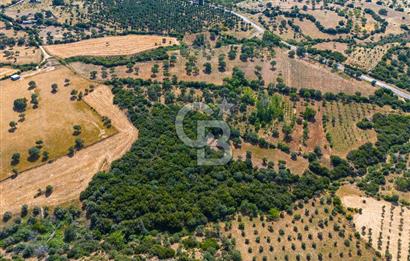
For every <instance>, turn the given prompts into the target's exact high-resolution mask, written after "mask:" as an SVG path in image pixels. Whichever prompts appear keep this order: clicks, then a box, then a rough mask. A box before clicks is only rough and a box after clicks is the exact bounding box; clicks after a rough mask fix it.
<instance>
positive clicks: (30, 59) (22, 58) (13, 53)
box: [0, 46, 41, 64]
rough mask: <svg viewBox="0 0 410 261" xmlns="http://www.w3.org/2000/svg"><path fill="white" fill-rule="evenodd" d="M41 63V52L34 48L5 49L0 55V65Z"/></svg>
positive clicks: (16, 47) (17, 47)
mask: <svg viewBox="0 0 410 261" xmlns="http://www.w3.org/2000/svg"><path fill="white" fill-rule="evenodd" d="M40 62H41V51H40V49H38V48H35V47H20V46H15V47H13V48H7V49H6V50H4V51H1V53H0V63H6V64H30V63H40Z"/></svg>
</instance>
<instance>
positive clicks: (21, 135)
mask: <svg viewBox="0 0 410 261" xmlns="http://www.w3.org/2000/svg"><path fill="white" fill-rule="evenodd" d="M29 82H32V83H33V82H34V83H35V87H34V88H30V87H29ZM32 83H31V84H32ZM53 84H56V86H57V89H56V91H54V92H53V91H52V87H51V86H52V85H53ZM90 85H91V84H90V82H89V81H87V80H84V79H83V78H80V77H78V76H76V75H75V74H73V73H72V72H71V71H70V70H68V69H66V68H63V67H61V68H59V69H56V70H54V71H51V72H44V73H39V74H34V75H32V76H28V77H23V79H21V80H18V81H11V80H5V81H3V82H2V87H1V89H0V93H1V95H0V104H1V105H2V106H1V107H0V110H1V111H0V112H1V114H0V115H1V121H0V123H1V127H0V134H1V137H2V142H1V144H0V151H1V169H0V177H1V179H3V178H5V177H7V176H9V175H11V174H12V170H13V169H15V170H17V171H18V172H21V171H24V170H27V169H29V168H33V167H35V166H39V165H41V164H45V163H47V162H49V161H53V160H55V159H57V158H59V157H61V156H63V155H66V154H68V153H69V148H70V147H72V146H75V144H76V140H77V139H81V140H82V146H88V145H91V144H93V143H96V142H97V141H99V140H101V139H104V138H107V137H109V136H111V135H112V134H114V133H115V132H116V130H115V128H114V127H108V128H107V127H106V126H105V124H104V123H103V120H102V117H101V116H100V115H99V114H98V113H97V112H95V110H94V109H93V108H91V107H90V106H89V105H88V104H87V103H85V102H84V101H83V100H82V99H81V98H80V96H84V95H86V93H87V92H89V91H90V90H91V89H92V87H90ZM32 86H33V85H32ZM74 93H76V95H73V94H74ZM80 93H81V94H80ZM19 99H20V103H19V104H20V105H19V107H17V105H16V101H17V100H19ZM24 99H25V102H24V103H25V106H23V105H21V104H22V103H23V100H24ZM22 107H25V109H22ZM75 125H78V126H79V127H80V131H78V132H79V133H75V130H74V126H75ZM77 146H79V145H78V144H77ZM80 147H81V146H80ZM30 149H31V150H32V151H31V152H29V150H30ZM17 154H18V155H19V156H16V155H17ZM13 155H14V156H13ZM13 157H16V158H13Z"/></svg>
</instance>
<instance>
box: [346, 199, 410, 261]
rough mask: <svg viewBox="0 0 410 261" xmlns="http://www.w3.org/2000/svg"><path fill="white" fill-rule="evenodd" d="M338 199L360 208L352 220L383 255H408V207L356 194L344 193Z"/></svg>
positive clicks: (409, 231)
mask: <svg viewBox="0 0 410 261" xmlns="http://www.w3.org/2000/svg"><path fill="white" fill-rule="evenodd" d="M341 199H342V202H343V204H344V205H345V206H346V207H348V208H354V209H358V210H359V211H358V213H357V214H355V215H354V216H353V222H354V224H355V225H356V229H357V230H358V231H360V233H361V235H362V236H363V237H364V238H366V239H367V241H368V242H369V243H370V245H372V247H373V248H374V249H376V250H377V251H379V252H380V253H382V254H383V255H384V256H386V255H391V258H392V259H391V260H408V259H409V258H410V252H409V244H410V230H409V227H410V210H409V209H408V208H406V207H403V206H398V205H393V204H391V203H389V202H386V201H383V200H376V199H374V198H370V197H365V196H359V195H345V196H343V197H342V198H341ZM388 253H389V254H388Z"/></svg>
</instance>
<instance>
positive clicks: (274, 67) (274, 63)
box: [270, 60, 276, 71]
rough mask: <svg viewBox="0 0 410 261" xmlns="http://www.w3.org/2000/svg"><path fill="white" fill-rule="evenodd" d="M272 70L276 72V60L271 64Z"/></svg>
mask: <svg viewBox="0 0 410 261" xmlns="http://www.w3.org/2000/svg"><path fill="white" fill-rule="evenodd" d="M270 66H271V67H270V69H271V70H272V71H274V70H276V61H275V60H272V61H271V62H270Z"/></svg>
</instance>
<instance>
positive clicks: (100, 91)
mask: <svg viewBox="0 0 410 261" xmlns="http://www.w3.org/2000/svg"><path fill="white" fill-rule="evenodd" d="M112 100H113V95H112V93H111V90H110V89H109V88H108V87H107V86H104V85H101V86H98V87H97V88H96V89H95V90H94V92H92V93H90V94H89V95H87V96H85V97H84V101H85V102H87V103H88V104H89V105H90V106H91V107H93V108H94V109H95V110H96V111H97V112H98V113H99V114H100V115H102V116H107V117H109V118H110V119H111V121H112V125H113V126H114V127H115V128H116V129H117V130H118V133H117V134H115V135H113V136H111V137H109V138H107V139H104V140H102V141H100V142H98V143H96V144H94V145H92V146H89V147H87V148H84V149H82V150H80V151H79V152H77V153H76V154H75V155H74V156H73V157H68V156H64V157H62V158H59V159H57V160H56V161H54V162H53V163H50V164H45V165H42V166H40V167H38V168H34V169H31V170H28V171H25V172H23V173H21V174H20V175H19V176H17V177H16V178H15V179H8V180H5V181H3V182H1V183H0V214H2V213H4V212H5V211H12V212H16V211H19V209H20V208H21V205H23V204H28V205H29V206H55V205H58V204H61V203H65V202H69V201H73V200H77V199H78V198H79V195H80V193H81V191H83V190H84V189H85V188H86V187H87V185H88V183H89V182H90V180H91V178H92V177H93V176H94V175H95V174H96V173H97V172H98V171H99V170H102V169H106V168H107V167H108V166H109V164H110V163H111V162H112V161H114V160H116V159H118V158H120V157H121V156H122V155H124V154H125V153H126V152H127V151H128V150H129V149H130V148H131V145H132V144H133V142H134V141H135V140H136V139H137V138H138V130H137V129H136V128H135V127H134V126H133V125H132V124H131V123H130V122H129V121H128V118H127V116H126V115H125V114H124V113H123V112H122V111H121V110H120V109H119V108H117V107H116V106H115V105H113V102H112ZM47 185H52V186H53V188H54V191H53V193H52V194H51V195H50V196H49V197H45V195H41V196H39V197H35V195H36V194H37V191H38V189H42V190H43V191H45V188H46V187H47Z"/></svg>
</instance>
